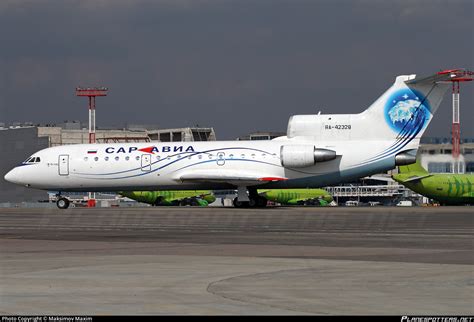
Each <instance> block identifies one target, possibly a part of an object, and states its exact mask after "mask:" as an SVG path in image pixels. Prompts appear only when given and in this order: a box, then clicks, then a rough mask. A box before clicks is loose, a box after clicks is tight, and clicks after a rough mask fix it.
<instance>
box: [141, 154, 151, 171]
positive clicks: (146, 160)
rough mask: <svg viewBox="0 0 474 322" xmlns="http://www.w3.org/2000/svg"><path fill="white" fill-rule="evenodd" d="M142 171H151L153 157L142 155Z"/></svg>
mask: <svg viewBox="0 0 474 322" xmlns="http://www.w3.org/2000/svg"><path fill="white" fill-rule="evenodd" d="M142 171H145V172H146V171H151V155H150V154H142Z"/></svg>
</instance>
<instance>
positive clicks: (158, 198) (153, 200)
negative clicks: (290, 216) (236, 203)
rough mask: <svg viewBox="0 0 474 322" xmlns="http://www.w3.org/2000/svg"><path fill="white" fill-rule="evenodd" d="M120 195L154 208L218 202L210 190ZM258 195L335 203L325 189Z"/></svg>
mask: <svg viewBox="0 0 474 322" xmlns="http://www.w3.org/2000/svg"><path fill="white" fill-rule="evenodd" d="M120 194H121V195H122V196H124V197H127V198H130V199H133V200H136V201H139V202H143V203H147V204H151V205H154V206H180V205H181V206H184V205H191V206H207V205H208V204H210V203H213V202H214V201H215V200H216V197H214V195H213V193H212V191H209V190H164V191H122V192H120ZM258 194H259V195H260V196H261V197H263V198H265V199H266V200H270V201H274V202H278V203H280V204H282V205H318V206H326V205H328V204H329V203H330V202H332V201H333V198H332V196H331V195H330V194H329V193H328V192H327V191H326V190H323V189H268V190H258ZM265 204H266V201H265Z"/></svg>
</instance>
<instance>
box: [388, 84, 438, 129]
mask: <svg viewBox="0 0 474 322" xmlns="http://www.w3.org/2000/svg"><path fill="white" fill-rule="evenodd" d="M430 109H431V108H430V106H429V103H428V100H427V99H425V98H424V96H423V95H422V94H421V93H419V92H417V91H415V90H411V89H409V88H406V89H402V90H399V91H397V92H395V93H393V94H392V95H391V96H390V98H389V99H388V100H387V103H386V104H385V120H386V121H387V123H388V125H389V126H390V127H391V128H392V129H393V130H394V131H395V132H397V133H399V134H401V135H411V134H413V133H415V132H416V133H417V132H419V131H420V130H421V129H423V128H424V127H425V126H426V124H427V123H428V121H429V119H430V117H431V111H430Z"/></svg>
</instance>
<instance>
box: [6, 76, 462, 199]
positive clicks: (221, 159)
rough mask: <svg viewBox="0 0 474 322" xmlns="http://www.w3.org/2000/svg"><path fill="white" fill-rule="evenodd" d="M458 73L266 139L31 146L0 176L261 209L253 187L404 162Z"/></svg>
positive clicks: (344, 177) (332, 179) (301, 122)
mask: <svg viewBox="0 0 474 322" xmlns="http://www.w3.org/2000/svg"><path fill="white" fill-rule="evenodd" d="M463 73H464V70H447V71H443V72H439V73H437V74H435V75H433V76H430V77H425V78H417V77H416V75H406V76H398V77H397V78H396V80H395V83H394V84H393V85H392V86H391V87H390V88H389V89H388V90H387V91H386V92H385V93H383V94H382V96H380V97H379V98H378V99H377V100H376V101H375V102H374V103H373V104H372V105H371V106H370V107H369V108H367V109H366V110H365V111H364V112H362V113H359V114H338V115H335V114H327V115H324V114H318V115H295V116H292V117H291V118H290V120H289V123H288V132H287V135H286V136H283V137H279V138H276V139H274V140H271V141H216V142H179V143H178V142H176V143H159V142H156V143H130V144H125V143H123V144H120V143H118V144H81V145H66V146H58V147H52V148H47V149H44V150H41V151H38V152H37V153H34V154H33V155H32V156H31V157H29V158H28V159H26V161H24V162H23V163H22V164H20V165H18V166H17V167H15V168H14V169H12V170H11V171H10V172H8V173H7V174H6V175H5V180H8V181H10V182H13V183H17V184H21V185H26V186H27V187H31V188H36V189H44V190H50V191H60V192H68V191H125V190H139V191H142V190H164V189H193V190H194V189H235V188H237V190H238V197H237V198H236V200H234V205H235V206H236V207H259V206H264V204H266V203H264V202H263V201H262V200H261V199H260V198H259V196H258V194H257V188H259V189H260V188H307V187H311V188H313V187H322V186H328V185H334V184H338V183H341V182H347V181H350V180H354V179H357V178H360V177H365V176H369V175H371V174H376V173H381V172H385V171H387V170H390V169H393V168H394V167H395V166H396V165H403V164H410V163H414V162H415V156H416V152H417V149H418V147H419V140H420V137H421V136H422V134H423V132H424V131H425V129H426V127H427V126H428V124H429V122H430V121H431V118H432V116H433V114H434V113H435V112H436V110H437V109H438V107H439V104H440V102H441V100H442V98H443V96H444V94H445V92H446V90H447V89H448V88H449V87H450V82H449V81H450V80H452V79H455V78H457V77H462V75H464V74H463ZM247 191H248V193H247ZM57 204H58V207H59V208H67V207H68V206H69V201H68V200H67V199H66V198H64V197H60V198H59V199H58V202H57Z"/></svg>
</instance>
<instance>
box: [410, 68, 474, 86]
mask: <svg viewBox="0 0 474 322" xmlns="http://www.w3.org/2000/svg"><path fill="white" fill-rule="evenodd" d="M453 80H472V72H471V71H468V70H465V69H449V70H443V71H440V72H438V73H436V74H434V75H431V76H427V77H423V78H414V79H410V80H407V81H405V83H406V84H407V85H416V84H437V83H440V82H447V81H453Z"/></svg>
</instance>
